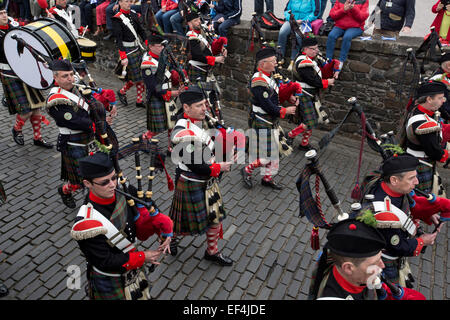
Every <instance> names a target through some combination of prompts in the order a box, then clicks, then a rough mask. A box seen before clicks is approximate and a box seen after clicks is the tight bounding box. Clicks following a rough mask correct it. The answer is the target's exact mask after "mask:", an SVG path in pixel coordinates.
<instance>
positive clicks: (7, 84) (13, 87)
mask: <svg viewBox="0 0 450 320" xmlns="http://www.w3.org/2000/svg"><path fill="white" fill-rule="evenodd" d="M7 75H12V76H15V75H14V73H13V72H12V71H2V72H0V80H1V82H2V85H3V94H4V96H5V98H6V101H7V104H8V111H9V113H10V114H16V113H18V114H26V113H28V112H31V109H36V108H41V107H43V106H44V105H45V98H44V96H43V95H42V93H41V92H40V91H39V90H36V89H34V88H31V87H29V86H27V85H26V84H25V83H23V82H22V80H20V79H19V78H11V77H8V76H7ZM25 86H27V89H25ZM25 90H28V94H29V95H30V98H32V99H33V101H29V99H28V96H27V92H26V91H25Z"/></svg>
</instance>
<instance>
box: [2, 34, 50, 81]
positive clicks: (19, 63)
mask: <svg viewBox="0 0 450 320" xmlns="http://www.w3.org/2000/svg"><path fill="white" fill-rule="evenodd" d="M14 35H16V36H17V37H18V38H21V39H23V40H24V41H25V42H26V43H27V44H29V45H30V46H32V47H33V48H34V49H35V50H36V51H37V52H39V53H40V54H42V55H44V56H47V57H48V56H50V52H49V50H48V48H47V47H46V46H45V43H43V42H41V41H40V40H39V39H38V38H36V37H34V36H33V35H32V34H30V33H28V32H27V31H25V30H21V29H13V30H11V31H9V32H8V33H7V34H6V36H5V42H4V48H5V56H6V60H8V64H9V65H10V66H11V69H12V70H13V71H14V73H15V74H16V75H17V76H18V77H19V78H20V79H21V80H22V81H23V82H25V83H26V84H27V85H29V86H30V87H33V88H36V89H47V88H49V87H50V86H51V85H52V84H53V81H54V80H53V72H52V71H51V70H50V69H48V67H46V66H45V65H44V63H42V62H38V61H37V60H36V59H35V58H34V57H33V55H32V54H31V53H30V51H29V50H28V49H27V48H24V49H23V53H22V54H20V53H19V52H18V42H17V41H16V40H15V39H13V38H12V36H14Z"/></svg>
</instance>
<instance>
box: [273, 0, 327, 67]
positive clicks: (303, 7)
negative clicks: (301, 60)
mask: <svg viewBox="0 0 450 320" xmlns="http://www.w3.org/2000/svg"><path fill="white" fill-rule="evenodd" d="M316 7H317V9H318V10H316ZM319 7H320V1H318V0H289V1H288V3H287V4H286V7H285V9H284V17H285V18H286V22H285V23H284V24H283V25H282V26H281V28H280V33H279V34H278V45H279V46H280V49H281V53H282V54H283V57H284V56H285V53H286V43H287V41H288V39H289V36H290V34H291V25H290V24H289V17H290V15H289V10H291V11H292V14H293V15H294V18H295V20H296V21H297V23H298V24H300V23H302V21H309V22H312V21H314V20H316V18H317V14H318V13H319V11H320V10H319V9H320V8H319ZM301 47H302V39H301V38H300V37H299V36H297V46H296V47H295V48H292V49H291V62H292V61H294V59H295V56H296V55H297V53H298V48H301Z"/></svg>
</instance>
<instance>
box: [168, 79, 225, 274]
mask: <svg viewBox="0 0 450 320" xmlns="http://www.w3.org/2000/svg"><path fill="white" fill-rule="evenodd" d="M180 102H181V104H182V105H183V110H184V115H183V117H182V118H181V119H179V120H178V121H177V123H176V125H175V128H174V129H173V132H172V142H173V144H174V150H173V153H172V161H174V162H176V163H177V169H176V188H175V193H174V196H173V200H172V205H171V208H170V214H169V216H170V217H171V218H172V220H173V222H174V234H175V235H195V234H204V233H205V232H206V240H207V249H206V251H205V256H204V258H205V259H206V260H209V261H213V262H215V263H218V264H219V265H222V266H231V265H232V264H233V261H232V260H231V259H230V258H229V257H226V256H224V255H223V254H222V253H221V252H220V251H219V249H218V247H217V242H218V239H219V238H222V235H223V231H222V221H223V219H225V218H226V213H225V210H224V207H223V203H222V196H221V195H220V190H219V186H218V183H217V181H216V180H217V178H218V177H219V175H220V173H221V172H225V171H230V165H231V163H230V162H215V160H214V150H215V149H214V147H215V145H214V141H213V140H212V139H211V136H210V135H209V134H208V131H207V130H205V129H204V128H203V127H202V125H203V120H204V118H205V112H206V108H207V107H206V99H205V96H204V93H203V91H202V90H201V89H200V88H198V87H196V86H192V87H189V88H188V89H187V90H186V91H184V92H182V93H181V94H180ZM171 250H172V251H174V250H176V248H174V249H171Z"/></svg>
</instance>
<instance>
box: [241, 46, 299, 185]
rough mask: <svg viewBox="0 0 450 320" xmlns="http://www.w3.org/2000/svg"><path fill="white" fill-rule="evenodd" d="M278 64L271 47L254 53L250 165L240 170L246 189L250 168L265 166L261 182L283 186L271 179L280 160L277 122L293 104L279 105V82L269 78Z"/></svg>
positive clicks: (292, 107)
mask: <svg viewBox="0 0 450 320" xmlns="http://www.w3.org/2000/svg"><path fill="white" fill-rule="evenodd" d="M277 63H278V62H277V52H276V50H275V49H274V48H271V47H267V48H263V49H261V50H260V51H258V52H257V54H256V65H257V71H256V72H255V74H253V76H252V78H251V85H250V93H251V98H250V101H251V103H252V109H251V111H250V119H251V120H250V121H251V125H250V127H251V128H252V129H253V130H252V132H251V135H250V136H249V161H250V164H249V165H248V166H246V167H244V168H242V170H241V173H242V175H243V181H244V184H245V186H246V187H247V188H252V187H253V183H252V180H251V177H252V173H253V170H255V169H256V168H258V167H264V169H265V172H264V177H263V178H262V180H261V184H262V185H263V186H268V187H271V188H273V189H276V190H281V189H282V186H280V185H279V184H277V183H275V182H274V181H273V179H272V174H273V170H276V169H278V162H279V160H278V155H279V145H278V143H279V142H278V141H279V138H278V137H277V133H278V134H279V130H278V121H279V119H280V118H281V119H283V118H285V116H286V115H287V114H294V113H295V110H296V107H295V106H289V107H287V108H284V107H281V106H280V105H279V104H280V102H279V88H278V82H277V81H276V80H275V79H273V77H272V75H273V72H274V71H275V66H276V65H277Z"/></svg>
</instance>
